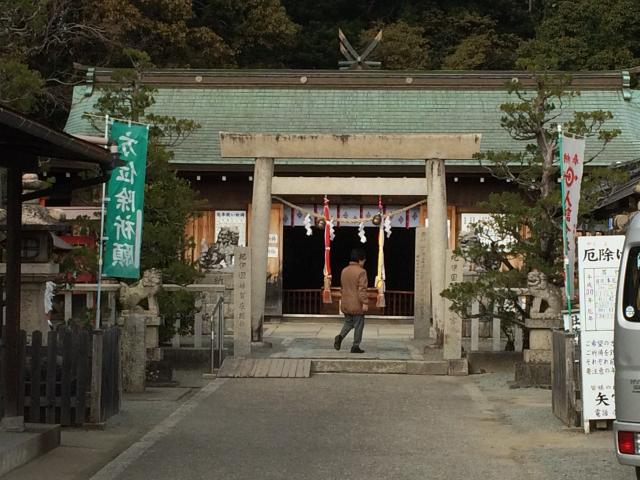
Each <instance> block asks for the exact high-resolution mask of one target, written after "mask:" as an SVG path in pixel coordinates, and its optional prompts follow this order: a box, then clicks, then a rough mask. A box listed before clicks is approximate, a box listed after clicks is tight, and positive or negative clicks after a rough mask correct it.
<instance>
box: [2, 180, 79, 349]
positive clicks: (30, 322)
mask: <svg viewBox="0 0 640 480" xmlns="http://www.w3.org/2000/svg"><path fill="white" fill-rule="evenodd" d="M42 184H43V182H40V181H39V180H38V176H37V175H35V174H25V175H24V176H23V177H22V186H23V192H24V193H27V192H30V191H34V190H37V189H40V188H42ZM63 220H64V215H63V213H62V212H61V210H57V209H48V208H46V207H43V206H41V205H39V204H38V202H37V200H36V201H33V202H25V203H24V204H23V205H22V231H23V234H22V248H21V252H20V257H21V262H22V264H21V295H20V300H21V301H20V312H21V313H20V328H21V329H22V330H25V331H26V332H27V335H29V336H30V335H31V333H33V332H34V331H36V330H40V331H41V332H43V334H44V336H43V340H44V341H46V338H47V337H46V332H47V331H49V329H50V327H49V323H48V321H47V312H45V290H46V287H47V282H50V281H55V279H56V278H57V277H58V274H59V272H60V268H59V265H58V264H57V263H54V262H53V250H54V248H57V249H59V248H66V247H68V246H66V244H65V242H64V241H63V240H61V239H60V238H58V236H57V233H59V232H63V231H65V230H67V229H68V225H66V224H65V223H63ZM6 228H7V226H6V210H4V209H0V231H6ZM6 269H7V265H6V252H5V254H4V256H3V258H2V263H0V274H3V275H4V274H5V273H6Z"/></svg>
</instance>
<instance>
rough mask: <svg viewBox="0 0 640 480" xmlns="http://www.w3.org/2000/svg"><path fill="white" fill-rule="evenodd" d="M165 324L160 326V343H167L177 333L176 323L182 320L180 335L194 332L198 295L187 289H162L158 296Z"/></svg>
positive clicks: (159, 307)
mask: <svg viewBox="0 0 640 480" xmlns="http://www.w3.org/2000/svg"><path fill="white" fill-rule="evenodd" d="M156 300H157V301H158V309H159V310H160V314H161V316H162V320H163V324H162V325H161V326H160V332H159V334H160V343H166V342H168V341H169V340H171V338H172V337H173V336H174V335H175V334H176V328H175V324H176V321H178V320H179V321H180V329H179V330H178V333H180V335H186V334H188V333H193V321H194V318H195V314H196V312H197V309H196V307H195V303H196V295H195V294H194V293H193V292H189V291H186V290H177V291H175V292H167V291H164V290H162V291H160V292H159V293H158V295H157V296H156Z"/></svg>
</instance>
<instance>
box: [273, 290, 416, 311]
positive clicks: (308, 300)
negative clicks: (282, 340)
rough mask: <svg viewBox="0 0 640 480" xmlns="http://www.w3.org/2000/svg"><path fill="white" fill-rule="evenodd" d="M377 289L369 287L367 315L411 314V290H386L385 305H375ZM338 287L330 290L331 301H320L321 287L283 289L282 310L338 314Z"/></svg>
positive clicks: (339, 295)
mask: <svg viewBox="0 0 640 480" xmlns="http://www.w3.org/2000/svg"><path fill="white" fill-rule="evenodd" d="M377 295H378V294H377V290H376V289H373V288H370V289H369V290H368V296H369V311H368V314H369V315H382V316H397V317H412V316H413V292H407V291H397V290H387V291H386V292H385V294H384V296H385V301H386V307H385V308H379V307H376V300H377ZM340 298H341V294H340V289H339V288H333V289H332V291H331V299H332V303H329V304H325V303H322V290H321V289H317V288H315V289H296V290H283V293H282V312H283V313H284V314H285V315H287V314H288V315H339V314H340Z"/></svg>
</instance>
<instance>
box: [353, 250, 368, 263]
mask: <svg viewBox="0 0 640 480" xmlns="http://www.w3.org/2000/svg"><path fill="white" fill-rule="evenodd" d="M366 258H367V256H366V255H365V253H364V250H363V249H361V248H354V249H353V250H351V259H350V260H351V261H352V262H359V261H360V260H364V259H366Z"/></svg>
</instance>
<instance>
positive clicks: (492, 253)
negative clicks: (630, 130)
mask: <svg viewBox="0 0 640 480" xmlns="http://www.w3.org/2000/svg"><path fill="white" fill-rule="evenodd" d="M570 84H571V79H570V78H567V77H549V76H537V77H536V88H535V90H531V91H526V90H524V89H523V88H522V86H521V85H520V84H518V83H514V84H511V85H510V87H509V88H510V92H511V93H512V95H514V96H515V97H516V100H515V101H513V102H508V103H505V104H503V105H502V106H501V110H502V112H503V117H502V119H501V124H502V128H504V129H505V130H506V131H507V132H509V134H510V135H511V137H513V138H514V139H516V140H520V141H522V142H526V146H525V148H524V149H523V151H522V152H508V151H507V152H505V151H501V152H495V151H489V152H486V153H483V154H481V155H479V156H478V158H479V160H480V161H481V163H482V164H483V165H484V166H485V167H486V168H487V169H488V170H489V171H490V172H491V173H492V174H493V175H494V176H495V177H497V178H499V179H502V180H508V181H510V182H512V183H513V184H514V185H516V186H517V187H519V189H518V191H517V192H505V193H495V194H492V195H490V196H489V199H488V200H487V201H486V202H483V203H482V204H481V205H479V206H480V207H481V208H482V209H483V210H485V211H487V212H491V213H492V217H491V221H490V222H479V223H478V224H477V225H475V227H474V228H475V234H476V235H477V236H478V237H479V239H480V240H481V242H480V243H478V242H475V243H472V244H471V245H470V246H469V247H465V248H461V249H459V250H458V252H457V253H458V254H459V255H461V256H463V257H464V258H465V259H466V260H467V261H469V262H471V263H473V264H475V265H477V266H479V272H480V273H479V274H478V277H477V281H476V282H475V283H466V282H463V283H460V284H456V285H454V286H452V287H451V288H449V289H448V290H446V291H445V292H443V296H445V297H446V298H449V299H450V300H451V301H452V302H453V308H454V309H455V310H456V311H457V312H458V313H460V314H461V315H463V316H468V315H469V313H468V312H470V306H471V303H472V301H473V300H474V299H476V300H480V301H481V302H482V305H484V306H485V307H486V313H483V312H482V311H481V312H480V316H481V317H482V316H486V317H487V318H490V316H491V315H493V316H498V317H501V318H502V319H503V320H505V321H507V322H517V323H522V322H523V321H524V319H526V318H527V316H528V312H526V311H525V310H523V309H522V308H521V307H520V306H519V305H518V303H517V296H518V295H517V289H518V288H521V287H525V286H526V274H527V273H528V272H530V271H532V270H536V271H540V272H543V273H545V274H546V275H547V277H548V280H549V282H550V283H551V284H554V285H556V286H562V284H563V263H562V259H563V240H562V203H561V192H560V184H559V183H558V182H557V179H558V177H559V176H560V171H559V164H558V161H557V157H558V146H557V133H556V131H557V124H558V123H562V124H563V131H565V132H567V133H570V134H574V135H579V136H582V137H586V138H587V139H590V140H589V143H590V145H592V146H593V144H594V143H596V142H597V143H598V144H599V145H600V146H599V148H598V149H596V150H595V152H594V153H593V155H592V156H591V157H590V158H587V159H586V160H585V163H586V164H588V163H589V162H590V161H592V160H593V159H594V158H595V157H596V156H598V155H599V154H600V153H601V152H602V151H603V150H604V149H605V148H606V146H607V145H608V143H609V142H611V141H612V140H613V139H615V137H616V136H618V135H619V134H620V131H619V130H615V129H607V128H606V122H607V121H608V120H610V119H611V118H612V115H611V113H610V112H603V111H593V112H575V113H574V114H573V117H572V118H570V119H568V120H567V121H564V122H562V120H561V118H560V114H561V107H562V105H563V104H564V103H566V102H568V101H570V99H571V98H572V97H574V96H576V95H578V93H577V92H575V91H573V90H571V88H570ZM625 179H626V174H625V173H624V172H622V171H611V169H589V168H588V167H587V168H586V169H585V173H584V174H583V182H582V195H581V198H582V200H581V205H580V212H579V219H578V222H579V223H585V222H588V221H589V216H590V215H591V212H592V210H593V208H594V206H595V205H597V204H598V203H599V202H600V201H601V200H602V199H604V198H605V197H606V196H607V195H608V194H609V193H610V192H611V190H612V189H613V188H614V187H616V186H617V185H619V184H620V183H621V182H623V181H625ZM487 227H490V228H491V230H493V231H494V232H495V234H494V235H493V236H492V237H491V238H489V237H487V236H486V235H484V232H486V231H488V229H487ZM483 235H484V237H483ZM507 238H509V239H511V241H510V242H504V241H501V240H503V239H507ZM514 289H515V290H514ZM494 309H497V313H495V312H493V310H494ZM492 312H493V313H492Z"/></svg>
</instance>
